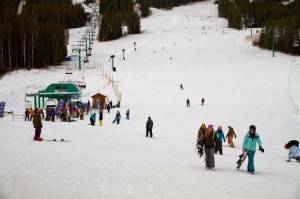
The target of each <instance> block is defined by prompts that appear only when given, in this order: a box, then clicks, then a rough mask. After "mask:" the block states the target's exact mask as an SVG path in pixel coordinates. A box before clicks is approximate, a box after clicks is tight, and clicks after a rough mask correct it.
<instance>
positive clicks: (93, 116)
mask: <svg viewBox="0 0 300 199" xmlns="http://www.w3.org/2000/svg"><path fill="white" fill-rule="evenodd" d="M95 121H96V113H92V114H91V116H90V122H91V125H92V126H95Z"/></svg>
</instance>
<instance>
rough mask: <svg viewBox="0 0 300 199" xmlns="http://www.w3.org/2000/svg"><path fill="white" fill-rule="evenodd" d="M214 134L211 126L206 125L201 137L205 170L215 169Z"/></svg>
mask: <svg viewBox="0 0 300 199" xmlns="http://www.w3.org/2000/svg"><path fill="white" fill-rule="evenodd" d="M215 140H216V139H215V132H214V129H213V125H208V127H207V129H206V130H205V133H204V137H203V141H202V142H203V144H204V150H205V167H206V169H214V168H215Z"/></svg>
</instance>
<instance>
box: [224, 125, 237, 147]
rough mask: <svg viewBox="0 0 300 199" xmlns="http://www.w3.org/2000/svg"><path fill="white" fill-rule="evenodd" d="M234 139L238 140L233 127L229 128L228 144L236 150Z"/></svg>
mask: <svg viewBox="0 0 300 199" xmlns="http://www.w3.org/2000/svg"><path fill="white" fill-rule="evenodd" d="M233 137H234V138H236V134H235V132H234V130H233V128H232V127H231V126H228V132H227V135H226V138H227V141H228V144H229V146H230V147H232V148H234V143H233Z"/></svg>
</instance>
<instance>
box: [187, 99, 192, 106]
mask: <svg viewBox="0 0 300 199" xmlns="http://www.w3.org/2000/svg"><path fill="white" fill-rule="evenodd" d="M186 107H191V101H190V99H189V98H187V99H186Z"/></svg>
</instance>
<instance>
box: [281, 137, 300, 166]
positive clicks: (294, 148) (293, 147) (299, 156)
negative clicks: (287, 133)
mask: <svg viewBox="0 0 300 199" xmlns="http://www.w3.org/2000/svg"><path fill="white" fill-rule="evenodd" d="M284 148H285V149H288V150H289V154H288V160H287V162H291V161H292V158H293V159H295V160H297V162H300V149H299V141H297V140H291V141H289V142H288V143H286V144H285V145H284Z"/></svg>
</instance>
